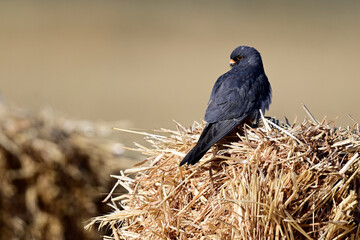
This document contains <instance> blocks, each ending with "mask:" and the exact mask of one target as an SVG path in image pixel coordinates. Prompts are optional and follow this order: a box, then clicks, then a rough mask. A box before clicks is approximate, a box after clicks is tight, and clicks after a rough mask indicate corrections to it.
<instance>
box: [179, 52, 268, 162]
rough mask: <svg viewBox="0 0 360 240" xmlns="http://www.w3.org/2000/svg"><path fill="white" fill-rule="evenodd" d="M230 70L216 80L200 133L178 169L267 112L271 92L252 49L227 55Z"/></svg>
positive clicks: (259, 56)
mask: <svg viewBox="0 0 360 240" xmlns="http://www.w3.org/2000/svg"><path fill="white" fill-rule="evenodd" d="M230 67H231V69H230V70H229V71H228V72H226V73H224V74H223V75H221V76H220V77H219V78H218V79H217V80H216V82H215V84H214V86H213V89H212V91H211V94H210V99H209V102H208V105H207V109H206V112H205V117H204V120H205V122H206V125H205V127H204V130H203V131H202V133H201V135H200V137H199V140H198V142H197V143H196V145H195V146H194V147H193V148H192V149H191V150H190V151H189V152H188V153H187V155H186V156H185V157H184V158H183V160H182V161H181V163H180V166H182V165H184V164H187V165H194V164H196V163H197V162H198V161H199V160H200V159H201V158H202V157H203V156H204V155H205V153H206V152H207V151H208V150H209V149H210V148H211V147H212V146H213V145H215V144H216V143H217V142H218V141H220V140H221V139H222V138H224V137H225V136H227V135H228V134H229V133H231V132H232V131H233V130H234V129H235V128H237V127H238V126H239V125H241V124H244V123H248V124H251V123H252V122H256V123H257V122H258V120H259V118H260V113H259V110H261V111H262V112H263V113H264V112H265V110H268V109H269V105H270V104H271V101H272V90H271V85H270V82H269V80H268V78H267V76H266V74H265V71H264V66H263V62H262V59H261V55H260V53H259V52H258V51H257V50H256V49H255V48H253V47H249V46H239V47H237V48H235V49H234V50H233V51H232V53H231V54H230Z"/></svg>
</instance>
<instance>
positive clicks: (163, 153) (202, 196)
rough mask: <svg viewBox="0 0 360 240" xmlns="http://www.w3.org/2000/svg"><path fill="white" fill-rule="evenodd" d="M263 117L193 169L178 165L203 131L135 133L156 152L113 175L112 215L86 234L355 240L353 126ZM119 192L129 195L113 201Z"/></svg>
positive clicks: (356, 139) (358, 146)
mask: <svg viewBox="0 0 360 240" xmlns="http://www.w3.org/2000/svg"><path fill="white" fill-rule="evenodd" d="M262 120H263V123H262V124H261V126H260V127H258V128H250V127H248V126H245V128H244V129H241V130H240V131H238V132H237V133H236V134H234V135H232V136H230V137H228V138H227V139H225V140H223V141H222V142H220V143H219V144H217V145H216V146H215V147H213V148H212V150H210V151H209V152H208V153H207V154H206V155H205V156H204V158H203V160H201V161H200V162H199V163H198V164H196V165H195V166H190V167H186V166H185V167H179V163H180V161H181V160H182V158H183V157H184V155H185V153H186V152H188V151H189V150H190V149H191V148H192V147H193V146H194V144H195V143H196V140H197V138H198V137H199V134H200V133H201V130H202V128H203V124H197V123H195V124H194V126H193V127H192V128H190V129H185V128H184V127H182V126H180V125H177V130H176V131H171V130H164V129H163V130H161V131H159V132H157V133H155V134H146V133H141V134H145V135H146V138H147V139H148V141H149V142H150V143H151V144H152V145H153V147H152V148H146V147H143V146H140V145H139V148H138V149H136V150H137V151H141V152H143V153H144V154H146V155H148V158H147V162H148V164H147V165H146V166H145V165H144V166H137V167H136V168H132V169H128V170H126V171H124V172H121V174H120V175H117V176H113V177H114V178H116V179H117V183H116V185H115V186H114V189H113V191H112V192H110V194H109V196H108V198H107V199H106V200H108V202H109V204H110V205H111V206H112V207H113V209H114V210H113V212H111V213H109V214H107V215H104V216H99V217H96V218H94V219H92V221H91V222H90V223H89V225H88V226H87V227H88V228H91V227H92V226H93V225H96V226H97V227H99V228H109V229H111V231H112V233H111V235H110V236H108V237H105V238H104V239H116V240H118V239H216V240H220V239H291V240H292V239H359V231H360V228H359V220H360V217H359V216H360V213H359V210H360V208H359V198H360V156H359V152H360V135H359V126H358V124H355V125H354V126H353V127H347V128H335V127H334V126H333V123H331V124H330V123H328V122H327V120H326V119H324V120H323V121H322V122H321V123H319V122H317V121H316V120H315V119H314V118H312V119H311V118H310V120H305V121H304V122H303V123H301V124H289V123H286V124H283V123H278V122H276V121H274V120H273V119H272V120H271V119H270V120H269V119H265V118H263V119H262ZM275 122H276V124H275ZM133 173H136V177H135V178H134V179H132V178H130V177H129V176H128V175H129V174H133ZM118 186H123V187H124V188H126V189H127V191H128V193H127V194H124V195H121V196H115V195H114V192H116V190H115V189H116V188H117V187H118Z"/></svg>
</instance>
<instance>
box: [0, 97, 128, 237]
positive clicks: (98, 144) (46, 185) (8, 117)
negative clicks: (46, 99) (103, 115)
mask: <svg viewBox="0 0 360 240" xmlns="http://www.w3.org/2000/svg"><path fill="white" fill-rule="evenodd" d="M106 129H108V131H107V130H106ZM109 131H110V132H111V128H110V127H109V126H106V125H105V124H95V123H92V122H87V121H73V120H69V119H66V118H62V117H61V118H59V117H56V115H55V114H54V113H53V112H51V111H44V112H42V113H41V114H34V113H31V112H28V111H26V110H23V109H18V108H16V107H12V106H7V105H4V104H3V103H2V102H0V239H4V240H5V239H11V240H20V239H37V240H39V239H56V240H62V239H83V240H85V239H86V240H90V239H99V237H100V234H99V232H97V231H85V230H84V221H85V220H86V219H89V218H90V217H91V216H94V215H99V214H101V213H104V212H107V211H109V209H106V211H105V209H104V206H105V205H104V204H102V203H101V200H102V199H103V198H104V196H106V195H105V193H107V192H109V191H110V189H111V187H112V185H113V183H110V182H109V180H110V178H109V177H108V176H109V174H111V173H115V171H116V170H117V171H116V172H118V171H119V170H120V169H124V165H122V164H125V162H126V159H124V158H123V157H122V155H121V154H120V155H119V154H118V153H119V151H117V148H116V147H117V146H118V143H117V142H115V141H111V140H104V138H105V136H107V137H109V136H108V133H107V132H109ZM128 162H129V161H128ZM128 164H129V163H128ZM132 164H133V162H132ZM127 166H128V165H127Z"/></svg>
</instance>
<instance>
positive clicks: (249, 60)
mask: <svg viewBox="0 0 360 240" xmlns="http://www.w3.org/2000/svg"><path fill="white" fill-rule="evenodd" d="M236 66H239V67H241V66H262V60H261V56H260V53H259V52H258V51H257V50H256V49H255V48H252V47H248V46H240V47H237V48H235V49H234V51H232V53H231V54H230V67H231V68H233V67H236Z"/></svg>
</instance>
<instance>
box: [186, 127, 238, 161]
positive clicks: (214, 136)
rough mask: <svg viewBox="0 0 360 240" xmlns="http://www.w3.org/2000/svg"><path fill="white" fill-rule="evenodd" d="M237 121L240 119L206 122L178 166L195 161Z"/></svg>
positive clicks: (231, 128)
mask: <svg viewBox="0 0 360 240" xmlns="http://www.w3.org/2000/svg"><path fill="white" fill-rule="evenodd" d="M239 123H240V121H236V120H225V121H221V122H217V123H208V124H207V125H206V126H205V128H204V130H203V132H202V133H201V135H200V138H199V140H198V142H197V144H196V145H195V147H194V148H193V149H191V150H190V152H189V153H188V154H187V155H186V156H185V157H184V159H183V160H182V161H181V163H180V166H181V165H184V164H185V163H187V164H188V165H189V164H191V165H192V164H195V163H197V162H198V161H199V160H200V159H201V158H202V157H203V156H204V155H205V153H206V152H207V151H208V150H209V149H210V148H211V146H212V145H214V144H215V143H217V142H218V141H220V140H221V139H222V138H223V137H225V136H226V135H228V134H229V133H230V132H231V131H232V130H233V129H234V128H235V127H236V126H237V125H239Z"/></svg>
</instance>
